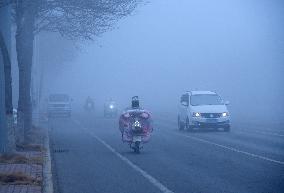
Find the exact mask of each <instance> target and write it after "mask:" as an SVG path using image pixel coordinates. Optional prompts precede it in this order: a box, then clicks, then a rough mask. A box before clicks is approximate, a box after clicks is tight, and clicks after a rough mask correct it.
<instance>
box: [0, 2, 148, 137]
mask: <svg viewBox="0 0 284 193" xmlns="http://www.w3.org/2000/svg"><path fill="white" fill-rule="evenodd" d="M141 1H142V0H0V6H5V5H6V4H8V3H11V4H12V5H13V7H14V11H15V23H16V27H17V30H16V51H17V60H18V66H19V96H20V97H19V101H18V119H19V120H18V127H19V131H21V132H22V133H21V134H20V136H26V132H27V131H28V130H29V129H30V128H31V125H32V107H31V94H30V91H31V69H32V56H33V41H34V35H35V34H36V33H39V32H41V31H52V32H59V33H60V34H61V35H62V36H65V37H68V38H73V39H78V38H79V39H87V40H92V39H94V37H95V36H97V35H99V34H102V33H103V32H105V31H107V30H110V29H111V28H112V27H113V26H114V24H115V22H116V21H118V20H119V19H121V18H123V17H125V16H127V15H129V14H130V13H132V11H133V10H134V9H135V8H136V7H137V5H138V4H139V3H140V2H141ZM20 142H24V138H23V139H20Z"/></svg>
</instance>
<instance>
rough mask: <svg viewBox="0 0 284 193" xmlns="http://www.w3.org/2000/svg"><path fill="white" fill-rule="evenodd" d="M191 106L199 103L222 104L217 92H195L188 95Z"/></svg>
mask: <svg viewBox="0 0 284 193" xmlns="http://www.w3.org/2000/svg"><path fill="white" fill-rule="evenodd" d="M190 104H191V105H192V106H199V105H223V104H224V103H223V101H222V99H221V97H220V96H219V95H217V94H197V95H192V96H191V97H190Z"/></svg>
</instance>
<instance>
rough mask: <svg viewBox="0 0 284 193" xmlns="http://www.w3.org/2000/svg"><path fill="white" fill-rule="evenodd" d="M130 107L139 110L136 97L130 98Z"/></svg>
mask: <svg viewBox="0 0 284 193" xmlns="http://www.w3.org/2000/svg"><path fill="white" fill-rule="evenodd" d="M131 107H132V109H140V104H139V98H138V96H133V97H132V101H131Z"/></svg>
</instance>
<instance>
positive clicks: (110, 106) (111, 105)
mask: <svg viewBox="0 0 284 193" xmlns="http://www.w3.org/2000/svg"><path fill="white" fill-rule="evenodd" d="M117 113H118V108H117V105H116V102H115V101H108V102H106V103H105V105H104V117H116V116H117Z"/></svg>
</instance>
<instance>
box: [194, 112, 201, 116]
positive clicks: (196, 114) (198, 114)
mask: <svg viewBox="0 0 284 193" xmlns="http://www.w3.org/2000/svg"><path fill="white" fill-rule="evenodd" d="M193 116H194V117H200V116H201V114H200V113H193Z"/></svg>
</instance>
